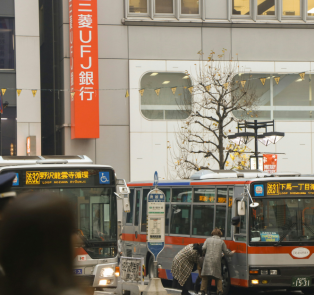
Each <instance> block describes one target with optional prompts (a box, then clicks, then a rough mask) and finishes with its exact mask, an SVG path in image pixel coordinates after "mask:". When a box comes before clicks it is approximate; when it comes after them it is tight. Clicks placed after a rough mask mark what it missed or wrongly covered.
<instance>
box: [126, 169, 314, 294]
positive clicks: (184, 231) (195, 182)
mask: <svg viewBox="0 0 314 295" xmlns="http://www.w3.org/2000/svg"><path fill="white" fill-rule="evenodd" d="M128 186H129V188H130V189H131V194H130V205H131V211H130V213H124V216H123V245H124V251H125V254H124V255H126V256H133V257H145V262H146V267H147V270H148V273H149V275H150V276H153V257H152V256H151V254H150V253H149V252H148V250H147V246H146V211H147V194H148V192H149V191H150V190H151V189H152V187H153V183H152V181H138V182H131V183H129V184H128ZM158 187H159V189H160V190H162V191H163V192H164V193H165V196H166V216H165V217H166V222H165V233H166V237H165V249H164V250H163V251H162V252H161V254H160V255H159V257H158V264H159V277H160V278H162V279H168V280H172V278H173V277H172V274H171V265H172V260H173V258H174V256H175V255H176V254H177V253H178V251H180V250H181V249H182V248H183V247H184V246H186V245H188V244H192V243H203V242H204V241H205V239H206V238H207V237H209V236H210V235H211V232H212V230H213V229H214V228H219V229H221V230H222V232H223V239H224V240H225V243H226V244H227V247H228V248H229V249H230V250H236V253H235V254H234V255H233V256H232V257H224V258H222V276H223V288H224V294H227V293H228V292H229V290H230V288H231V287H244V288H250V289H261V290H263V289H279V288H280V289H294V290H302V291H303V292H304V293H311V292H313V290H314V255H313V253H314V177H302V176H301V175H300V174H298V173H291V174H288V173H286V174H284V173H283V174H280V173H277V174H272V175H270V174H267V173H264V172H262V171H252V170H249V171H233V170H230V171H210V170H206V171H205V170H204V171H199V172H197V173H196V174H195V175H193V176H192V177H191V179H189V180H176V181H160V182H159V184H158ZM235 216H239V218H238V219H239V220H240V221H239V223H238V224H237V225H232V222H231V219H232V218H233V217H235ZM196 277H197V273H193V274H192V279H193V281H195V279H196ZM312 288H313V289H312Z"/></svg>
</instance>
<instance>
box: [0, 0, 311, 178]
mask: <svg viewBox="0 0 314 295" xmlns="http://www.w3.org/2000/svg"><path fill="white" fill-rule="evenodd" d="M73 1H79V0H73ZM82 1H83V0H82ZM20 2H21V3H20ZM24 2H26V1H24ZM24 2H23V1H21V0H15V1H14V3H13V0H11V1H10V0H5V1H1V4H0V5H1V6H2V5H5V6H6V7H7V16H6V15H3V12H1V15H0V18H1V19H3V18H6V17H7V18H11V19H14V36H15V43H14V44H15V45H14V56H15V63H14V68H13V69H6V68H1V50H0V76H1V77H3V78H0V87H1V88H8V90H7V92H6V94H5V95H4V96H3V99H4V101H5V100H8V102H9V106H8V107H7V108H6V109H5V111H4V114H3V116H4V115H5V113H6V110H7V109H10V107H11V106H12V107H13V106H15V107H16V114H17V115H16V118H17V120H16V124H17V127H14V128H16V130H17V131H16V134H17V135H16V144H17V154H18V155H24V154H25V140H26V137H27V136H28V135H36V137H37V153H43V154H54V153H55V154H86V155H88V156H89V157H91V158H92V159H93V160H94V161H95V162H96V163H102V164H108V165H112V166H113V167H115V169H116V172H117V174H118V176H119V177H121V178H126V179H127V180H140V179H142V180H144V179H152V177H153V173H154V171H155V170H157V171H158V172H159V176H160V177H162V178H165V179H167V178H168V179H169V178H171V176H172V173H171V169H172V168H171V167H172V165H171V163H170V161H171V158H170V156H169V149H168V146H169V144H172V143H173V142H174V141H175V133H176V131H177V128H178V124H180V122H181V121H182V120H184V119H185V117H184V115H183V114H181V113H180V110H179V109H178V104H177V102H178V100H179V101H180V97H179V96H178V94H179V91H178V92H177V94H175V95H174V94H173V93H172V92H171V88H172V87H174V86H176V87H178V90H179V89H180V88H183V89H184V87H188V86H189V85H192V84H191V83H192V82H191V81H190V79H187V78H185V76H186V75H185V72H186V71H189V72H193V67H194V65H195V64H196V63H198V62H199V59H200V57H201V59H203V60H204V61H206V60H207V58H208V56H209V55H210V53H211V51H214V52H216V53H218V52H221V50H222V49H226V54H225V57H224V58H223V59H225V61H228V60H230V59H231V57H233V58H236V59H238V60H239V65H240V72H241V73H243V74H245V75H249V76H250V77H251V78H252V79H254V81H255V82H254V83H256V91H257V94H258V96H259V98H260V106H259V109H258V119H259V120H272V119H274V120H275V122H276V130H277V131H282V132H285V134H286V135H285V137H284V139H282V140H281V141H279V142H278V143H277V144H276V145H273V146H268V147H267V148H266V147H262V146H260V147H259V150H260V151H265V152H277V153H284V154H279V155H278V170H279V171H300V172H302V173H313V172H314V157H313V156H314V154H313V151H312V146H313V144H314V142H313V140H314V139H313V136H312V135H313V132H314V121H313V119H312V111H314V107H313V106H312V85H313V82H312V71H314V53H313V50H312V43H313V42H314V41H313V38H311V36H312V33H313V31H312V30H313V28H314V1H313V0H98V1H97V15H98V22H97V27H98V67H99V138H97V139H71V110H70V109H71V108H70V104H71V93H70V92H71V91H70V88H71V85H70V84H71V80H70V34H69V31H70V28H69V23H70V21H69V1H68V0H59V1H57V0H55V1H47V0H29V1H27V5H26V4H24ZM3 3H5V4H3ZM14 4H15V5H14ZM10 9H11V10H10ZM1 11H3V10H1ZM23 11H31V13H32V14H34V17H33V18H31V19H29V17H27V19H26V16H24V15H27V13H26V14H25V13H22V12H23ZM9 25H10V22H9V23H8V26H9ZM0 30H1V28H0ZM0 40H1V39H0ZM0 42H1V41H0ZM0 49H1V47H0ZM198 52H201V53H203V54H202V55H200V54H198ZM6 54H10V50H9V51H8V53H6ZM6 60H7V62H8V61H9V60H10V58H6ZM9 67H10V66H9ZM11 67H12V66H11ZM300 73H305V76H304V78H300V75H299V74H300ZM263 77H265V78H266V83H265V85H262V83H261V82H260V80H259V79H260V78H263ZM275 77H276V78H277V77H280V80H279V83H278V84H277V82H276V81H275V79H274V78H275ZM165 82H168V83H166V84H164V83H165ZM3 85H4V86H3ZM9 88H12V90H11V89H9ZM14 88H15V89H22V92H21V94H20V95H19V96H18V95H17V93H16V91H15V90H14ZM24 89H25V91H24ZM31 89H39V90H40V91H38V93H37V94H36V96H35V97H33V94H32V92H31V91H27V90H31ZM141 89H144V93H143V94H141V93H140V90H141ZM155 89H161V92H160V94H159V95H158V96H157V95H155ZM9 90H10V91H11V92H9ZM126 94H129V95H126ZM9 95H11V96H9ZM75 97H76V96H75ZM9 99H10V101H9ZM75 99H76V98H75ZM11 101H12V102H11ZM184 103H185V102H183V101H181V102H180V103H179V104H184ZM4 121H5V120H2V121H1V122H2V123H3V124H4ZM86 124H88V122H86ZM2 127H3V128H2V132H3V135H4V132H5V128H4V125H2ZM233 128H234V131H235V132H236V129H235V126H233ZM2 138H3V136H2ZM2 142H3V146H4V139H3V140H2ZM172 146H173V144H172ZM213 167H214V168H215V166H213Z"/></svg>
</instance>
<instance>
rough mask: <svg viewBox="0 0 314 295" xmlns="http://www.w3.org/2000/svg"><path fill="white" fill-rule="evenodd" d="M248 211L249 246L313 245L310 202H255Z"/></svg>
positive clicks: (313, 218) (313, 202) (313, 201)
mask: <svg viewBox="0 0 314 295" xmlns="http://www.w3.org/2000/svg"><path fill="white" fill-rule="evenodd" d="M254 202H258V203H259V206H258V207H256V208H250V209H249V210H250V242H262V243H263V242H264V243H267V242H274V243H277V244H279V243H282V244H284V243H288V242H300V241H304V242H314V199H313V198H304V197H303V198H290V197H288V198H284V199H283V198H282V199H281V198H276V199H268V198H267V199H264V198H263V199H262V198H260V199H259V198H255V199H254Z"/></svg>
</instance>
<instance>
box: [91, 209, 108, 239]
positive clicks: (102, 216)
mask: <svg viewBox="0 0 314 295" xmlns="http://www.w3.org/2000/svg"><path fill="white" fill-rule="evenodd" d="M109 209H110V208H109V204H93V206H92V210H93V211H92V214H93V238H94V239H95V238H100V239H101V240H104V239H105V237H106V236H108V235H109V233H110V210H109Z"/></svg>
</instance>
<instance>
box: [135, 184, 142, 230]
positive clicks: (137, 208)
mask: <svg viewBox="0 0 314 295" xmlns="http://www.w3.org/2000/svg"><path fill="white" fill-rule="evenodd" d="M140 197H141V191H140V190H138V189H137V190H136V197H135V217H134V225H135V226H137V225H138V220H139V215H140Z"/></svg>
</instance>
